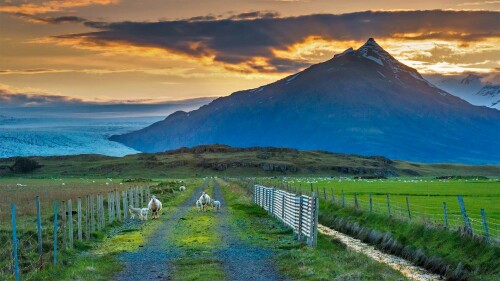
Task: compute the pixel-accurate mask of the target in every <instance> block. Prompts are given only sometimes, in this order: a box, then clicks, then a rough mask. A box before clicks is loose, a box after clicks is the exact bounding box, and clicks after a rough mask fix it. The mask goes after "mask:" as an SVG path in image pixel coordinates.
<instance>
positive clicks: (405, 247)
mask: <svg viewBox="0 0 500 281" xmlns="http://www.w3.org/2000/svg"><path fill="white" fill-rule="evenodd" d="M319 222H320V223H321V224H324V225H325V226H328V227H331V228H333V229H336V230H339V231H341V232H344V233H346V234H348V235H351V236H354V237H356V238H358V239H360V240H362V241H364V242H366V243H369V244H372V245H375V246H376V247H377V248H379V249H381V250H383V251H385V252H388V253H391V254H394V255H397V256H401V257H403V258H405V259H407V260H410V261H412V262H413V263H415V264H416V265H419V266H422V267H424V268H426V269H428V270H430V271H433V272H435V273H438V274H441V275H444V276H446V277H447V278H449V279H450V280H497V279H499V278H500V248H498V247H497V246H494V245H490V244H486V243H484V242H483V241H478V240H474V239H471V238H470V237H468V236H465V235H464V234H463V233H461V232H455V231H448V230H446V229H442V228H439V227H435V226H432V225H424V224H411V223H408V222H406V221H401V220H397V219H393V218H389V217H387V216H384V215H379V214H370V213H368V212H364V211H359V210H356V209H354V208H341V207H339V206H336V205H334V204H331V203H329V202H323V203H321V206H320V216H319Z"/></svg>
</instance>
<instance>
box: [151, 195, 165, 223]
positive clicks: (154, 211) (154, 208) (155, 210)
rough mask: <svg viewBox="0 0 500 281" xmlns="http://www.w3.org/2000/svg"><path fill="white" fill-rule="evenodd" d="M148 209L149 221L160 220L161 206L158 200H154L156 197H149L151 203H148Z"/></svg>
mask: <svg viewBox="0 0 500 281" xmlns="http://www.w3.org/2000/svg"><path fill="white" fill-rule="evenodd" d="M148 208H149V209H150V210H151V219H155V218H156V219H158V218H160V211H161V208H162V205H161V202H160V200H158V199H156V196H154V195H153V196H151V201H149V204H148Z"/></svg>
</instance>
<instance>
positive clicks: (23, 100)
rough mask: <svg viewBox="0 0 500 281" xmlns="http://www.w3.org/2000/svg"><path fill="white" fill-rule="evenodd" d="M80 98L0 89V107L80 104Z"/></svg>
mask: <svg viewBox="0 0 500 281" xmlns="http://www.w3.org/2000/svg"><path fill="white" fill-rule="evenodd" d="M83 102H84V101H83V100H81V99H76V98H70V97H66V96H56V95H50V94H44V93H21V92H17V91H11V90H9V89H0V105H1V106H0V107H13V106H21V107H24V106H46V105H51V106H53V105H69V104H81V103H83Z"/></svg>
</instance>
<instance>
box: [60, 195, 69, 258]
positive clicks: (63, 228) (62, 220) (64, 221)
mask: <svg viewBox="0 0 500 281" xmlns="http://www.w3.org/2000/svg"><path fill="white" fill-rule="evenodd" d="M61 206H62V217H61V226H62V234H63V247H64V249H67V248H68V244H67V240H68V239H67V235H66V216H67V214H68V212H67V209H68V208H66V202H65V201H62V202H61Z"/></svg>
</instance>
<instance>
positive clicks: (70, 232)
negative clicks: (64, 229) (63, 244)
mask: <svg viewBox="0 0 500 281" xmlns="http://www.w3.org/2000/svg"><path fill="white" fill-rule="evenodd" d="M68 237H69V248H70V249H73V246H74V244H73V204H72V203H71V199H68Z"/></svg>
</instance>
